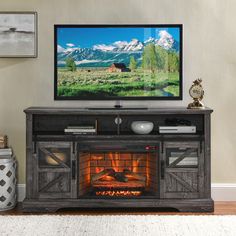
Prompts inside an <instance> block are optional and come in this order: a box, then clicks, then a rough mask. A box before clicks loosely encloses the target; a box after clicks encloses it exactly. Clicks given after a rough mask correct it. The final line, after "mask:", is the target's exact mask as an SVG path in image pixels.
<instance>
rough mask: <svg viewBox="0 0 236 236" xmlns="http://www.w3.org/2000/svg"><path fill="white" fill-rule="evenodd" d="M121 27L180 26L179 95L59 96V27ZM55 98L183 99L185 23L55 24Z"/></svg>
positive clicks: (74, 99) (114, 99) (110, 99)
mask: <svg viewBox="0 0 236 236" xmlns="http://www.w3.org/2000/svg"><path fill="white" fill-rule="evenodd" d="M75 27H79V28H121V27H124V28H126V27H132V28H141V27H143V28H154V27H156V28H179V30H180V42H179V55H180V61H179V62H180V63H179V96H176V97H164V96H163V97H159V96H143V97H142V96H137V97H134V96H121V97H120V96H115V97H112V96H110V97H103V96H97V97H94V96H93V97H90V96H88V97H87V98H85V97H80V96H72V97H68V96H67V97H65V96H58V95H57V88H58V86H57V80H58V78H57V41H58V40H57V29H58V28H75ZM54 100H72V101H76V100H81V101H83V100H84V101H93V100H107V101H116V100H121V101H122V100H130V101H132V100H133V101H135V100H164V101H168V100H183V24H135V25H133V24H55V25H54Z"/></svg>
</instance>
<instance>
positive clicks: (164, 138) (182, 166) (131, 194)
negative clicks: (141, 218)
mask: <svg viewBox="0 0 236 236" xmlns="http://www.w3.org/2000/svg"><path fill="white" fill-rule="evenodd" d="M25 113H26V129H27V142H26V153H27V156H26V198H25V200H24V202H23V210H24V211H25V212H53V211H57V210H58V209H62V208H84V209H91V208H94V209H95V208H96V209H97V208H145V209H148V208H151V209H157V210H158V209H159V208H175V209H177V210H179V211H186V212H190V211H191V212H192V211H193V212H212V211H213V210H214V202H213V200H212V199H211V167H210V166H211V155H210V151H211V147H210V137H211V133H210V122H211V121H210V120H211V119H210V116H211V113H212V110H211V109H209V108H206V109H186V108H156V109H141V108H140V109H132V108H130V109H129V108H127V109H124V108H122V109H108V108H101V109H93V108H88V109H85V108H84V109H82V108H56V107H30V108H28V109H26V110H25ZM117 120H118V121H119V122H117ZM167 120H172V121H173V120H177V121H180V122H183V121H187V122H190V123H191V125H194V126H196V133H191V134H182V133H176V134H161V133H159V126H162V125H165V124H166V121H167ZM133 121H151V122H153V123H154V129H153V131H152V132H151V133H150V134H147V135H138V134H135V133H134V132H133V131H132V130H131V123H132V122H133ZM94 123H97V133H96V134H92V135H88V134H77V135H74V134H65V133H64V129H65V128H66V127H67V126H69V125H91V124H94ZM125 171H126V172H125ZM108 172H109V174H107V173H108ZM111 172H112V175H111ZM124 173H126V174H127V173H128V175H125V174H124ZM94 176H95V177H94ZM124 176H125V177H124ZM127 176H128V177H127ZM130 176H131V177H130ZM107 186H108V187H107Z"/></svg>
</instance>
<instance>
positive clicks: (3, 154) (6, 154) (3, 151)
mask: <svg viewBox="0 0 236 236" xmlns="http://www.w3.org/2000/svg"><path fill="white" fill-rule="evenodd" d="M11 157H12V149H11V148H0V159H1V158H4V159H6V158H11Z"/></svg>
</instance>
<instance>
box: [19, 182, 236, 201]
mask: <svg viewBox="0 0 236 236" xmlns="http://www.w3.org/2000/svg"><path fill="white" fill-rule="evenodd" d="M211 196H212V199H213V200H214V201H236V184H234V183H212V184H211ZM24 198H25V184H18V185H17V200H18V202H22V201H23V200H24Z"/></svg>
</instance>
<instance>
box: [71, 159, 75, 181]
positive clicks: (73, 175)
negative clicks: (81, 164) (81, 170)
mask: <svg viewBox="0 0 236 236" xmlns="http://www.w3.org/2000/svg"><path fill="white" fill-rule="evenodd" d="M75 175H76V161H75V160H73V161H72V163H71V178H72V179H76V176H75Z"/></svg>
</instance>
